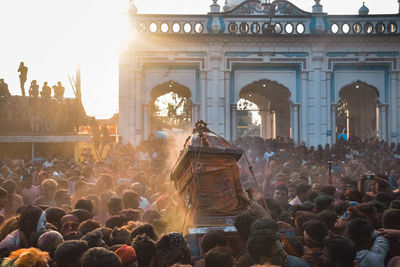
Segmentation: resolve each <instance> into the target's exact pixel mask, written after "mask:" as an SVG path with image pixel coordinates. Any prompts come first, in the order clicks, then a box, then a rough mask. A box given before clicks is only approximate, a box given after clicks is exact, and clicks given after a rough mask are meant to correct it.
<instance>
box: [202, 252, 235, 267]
mask: <svg viewBox="0 0 400 267" xmlns="http://www.w3.org/2000/svg"><path fill="white" fill-rule="evenodd" d="M233 263H234V260H233V257H232V255H231V254H230V253H229V251H228V250H227V249H226V248H213V249H212V250H210V251H209V252H208V253H207V254H206V257H205V267H232V266H233Z"/></svg>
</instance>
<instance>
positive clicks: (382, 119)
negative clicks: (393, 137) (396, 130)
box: [378, 104, 388, 141]
mask: <svg viewBox="0 0 400 267" xmlns="http://www.w3.org/2000/svg"><path fill="white" fill-rule="evenodd" d="M387 107H388V105H387V104H379V105H378V108H379V138H381V139H383V140H385V141H387Z"/></svg>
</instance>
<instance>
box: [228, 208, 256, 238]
mask: <svg viewBox="0 0 400 267" xmlns="http://www.w3.org/2000/svg"><path fill="white" fill-rule="evenodd" d="M259 218H260V215H259V214H258V213H256V212H254V211H252V210H246V211H244V212H242V213H241V214H240V215H239V216H238V217H237V218H236V221H235V224H234V225H235V228H236V230H237V231H238V233H239V235H240V237H241V238H242V240H243V241H245V242H246V241H247V238H248V237H249V235H250V232H251V225H252V223H253V222H254V221H255V220H257V219H259Z"/></svg>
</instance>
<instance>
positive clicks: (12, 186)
mask: <svg viewBox="0 0 400 267" xmlns="http://www.w3.org/2000/svg"><path fill="white" fill-rule="evenodd" d="M3 188H4V189H5V190H7V192H8V196H9V197H11V196H13V195H14V194H15V190H16V189H17V184H16V183H15V182H14V181H13V180H7V181H5V182H4V183H3Z"/></svg>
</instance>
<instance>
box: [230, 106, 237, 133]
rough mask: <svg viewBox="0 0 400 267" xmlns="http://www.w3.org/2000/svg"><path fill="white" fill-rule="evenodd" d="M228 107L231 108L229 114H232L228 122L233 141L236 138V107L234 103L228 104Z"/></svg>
mask: <svg viewBox="0 0 400 267" xmlns="http://www.w3.org/2000/svg"><path fill="white" fill-rule="evenodd" d="M230 109H231V114H232V116H231V122H230V124H231V133H232V134H231V140H232V141H234V140H236V139H237V136H236V114H237V113H236V109H237V107H236V104H231V105H230Z"/></svg>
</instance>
